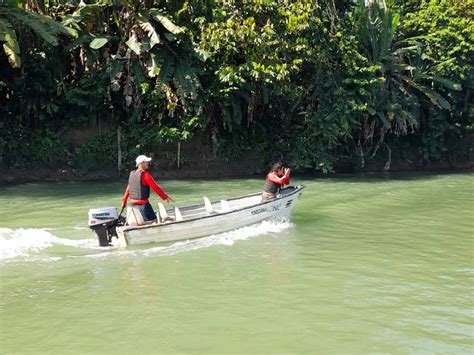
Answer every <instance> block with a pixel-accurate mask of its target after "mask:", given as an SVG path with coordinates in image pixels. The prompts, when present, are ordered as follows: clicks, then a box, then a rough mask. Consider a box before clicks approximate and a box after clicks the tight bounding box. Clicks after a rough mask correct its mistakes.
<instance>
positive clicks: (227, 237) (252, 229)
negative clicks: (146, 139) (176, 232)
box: [143, 220, 291, 255]
mask: <svg viewBox="0 0 474 355" xmlns="http://www.w3.org/2000/svg"><path fill="white" fill-rule="evenodd" d="M290 226H291V223H290V222H289V221H288V220H280V221H263V222H261V223H259V224H255V225H252V226H248V227H243V228H239V229H236V230H234V231H231V232H226V233H221V234H216V235H211V236H209V237H204V238H199V239H191V240H186V241H182V242H177V243H174V244H172V245H169V246H164V247H160V246H158V247H153V248H150V249H146V250H143V254H144V255H174V254H176V253H180V252H185V251H191V250H196V249H201V248H207V247H210V246H214V245H226V246H232V245H234V243H235V242H236V241H239V240H246V239H249V238H252V237H257V236H260V235H264V234H277V233H280V232H282V231H283V230H285V229H287V228H289V227H290Z"/></svg>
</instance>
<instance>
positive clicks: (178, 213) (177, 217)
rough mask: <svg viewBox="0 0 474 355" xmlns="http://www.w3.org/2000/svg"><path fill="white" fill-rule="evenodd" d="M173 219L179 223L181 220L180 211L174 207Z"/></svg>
mask: <svg viewBox="0 0 474 355" xmlns="http://www.w3.org/2000/svg"><path fill="white" fill-rule="evenodd" d="M174 218H175V219H176V222H180V221H182V220H183V216H182V215H181V211H180V210H179V208H178V207H176V206H175V207H174Z"/></svg>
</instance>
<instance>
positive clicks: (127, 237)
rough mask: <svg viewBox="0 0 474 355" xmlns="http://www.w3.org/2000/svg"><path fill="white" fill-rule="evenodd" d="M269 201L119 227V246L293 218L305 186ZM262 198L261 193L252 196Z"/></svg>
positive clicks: (184, 237)
mask: <svg viewBox="0 0 474 355" xmlns="http://www.w3.org/2000/svg"><path fill="white" fill-rule="evenodd" d="M293 189H294V190H293V191H291V192H289V193H287V194H285V195H282V196H281V197H279V198H276V199H274V200H271V201H267V202H259V203H256V204H253V205H251V206H244V207H242V208H238V209H236V210H231V211H229V212H224V213H219V212H215V213H212V214H209V215H206V216H202V217H199V218H194V219H189V220H183V221H180V222H172V223H165V224H157V225H150V226H144V227H135V228H130V227H124V228H118V229H117V234H118V236H119V245H120V246H126V245H132V244H144V243H152V242H153V243H156V242H174V241H179V240H187V239H194V238H200V237H204V236H209V235H214V234H219V233H223V232H228V231H231V230H235V229H237V228H241V227H245V226H249V225H252V224H255V223H259V222H261V221H264V220H271V219H281V218H289V217H290V215H291V212H292V210H293V207H294V206H295V204H296V201H297V200H298V198H299V196H300V195H301V190H302V189H303V187H302V186H299V187H295V188H293ZM251 196H256V198H257V197H258V194H254V195H249V197H251Z"/></svg>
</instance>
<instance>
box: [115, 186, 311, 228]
mask: <svg viewBox="0 0 474 355" xmlns="http://www.w3.org/2000/svg"><path fill="white" fill-rule="evenodd" d="M290 188H293V189H294V191H291V192H289V193H287V194H285V195H284V196H280V197H277V198H275V199H272V200H268V201H262V202H259V203H257V204H255V205H250V206H246V207H241V208H239V209H236V210H231V211H228V212H217V213H214V214H209V215H207V216H202V217H195V218H191V219H186V220H182V221H173V222H170V223H159V224H150V225H144V226H138V227H131V228H127V226H125V228H123V229H122V230H121V231H122V232H123V233H127V232H131V231H136V230H143V229H150V228H159V227H165V226H170V225H173V224H181V223H187V222H195V221H198V220H200V219H206V218H212V217H218V216H225V215H228V214H231V213H235V212H240V211H243V210H246V209H249V208H253V207H257V206H263V205H266V204H269V203H273V202H275V201H278V200H281V199H283V198H284V197H288V196H291V195H294V194H295V193H297V192H299V191H302V190H303V189H304V188H305V186H304V185H297V186H291V187H290V186H288V187H286V188H284V189H283V190H286V189H290ZM260 194H261V193H260V192H257V193H253V194H249V195H244V196H239V197H233V198H229V199H226V200H227V201H232V200H238V199H241V198H247V197H252V196H257V195H260ZM213 202H218V201H213ZM211 203H212V202H211ZM196 206H203V205H202V204H197V205H190V206H185V207H196Z"/></svg>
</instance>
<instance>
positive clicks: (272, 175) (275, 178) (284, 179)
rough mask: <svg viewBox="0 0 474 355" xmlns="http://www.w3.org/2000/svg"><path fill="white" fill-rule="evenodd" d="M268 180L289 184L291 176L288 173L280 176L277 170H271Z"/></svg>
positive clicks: (279, 183)
mask: <svg viewBox="0 0 474 355" xmlns="http://www.w3.org/2000/svg"><path fill="white" fill-rule="evenodd" d="M266 180H267V182H274V183H275V184H278V185H288V184H289V183H290V178H289V177H288V176H286V175H283V176H282V177H279V176H278V175H277V173H276V172H274V171H271V172H269V173H268V175H267V179H266Z"/></svg>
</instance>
